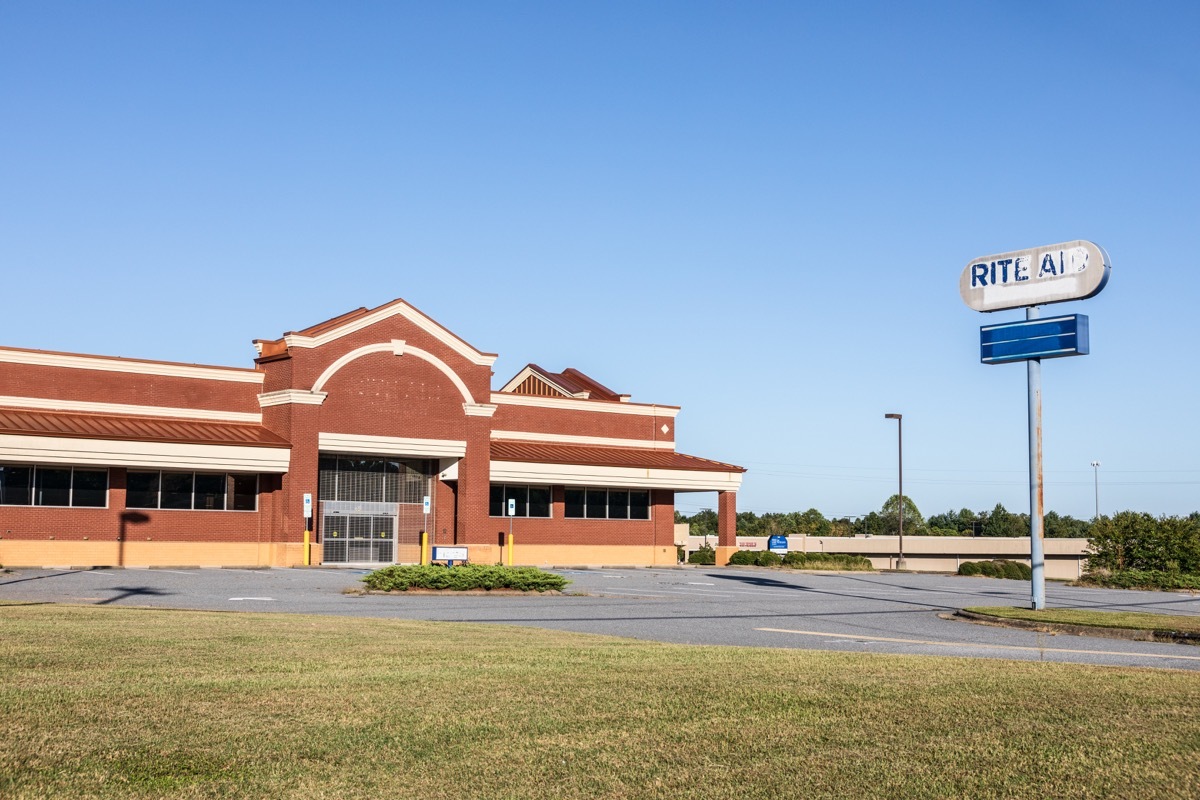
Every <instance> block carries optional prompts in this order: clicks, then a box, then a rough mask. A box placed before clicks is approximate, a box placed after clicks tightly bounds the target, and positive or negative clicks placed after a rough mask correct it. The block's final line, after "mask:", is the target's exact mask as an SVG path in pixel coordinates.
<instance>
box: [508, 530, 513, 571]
mask: <svg viewBox="0 0 1200 800" xmlns="http://www.w3.org/2000/svg"><path fill="white" fill-rule="evenodd" d="M512 551H513V535H512V531H509V532H508V565H509V566H510V567H511V566H512V556H513V553H512Z"/></svg>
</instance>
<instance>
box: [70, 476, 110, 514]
mask: <svg viewBox="0 0 1200 800" xmlns="http://www.w3.org/2000/svg"><path fill="white" fill-rule="evenodd" d="M107 501H108V470H95V469H77V470H75V473H74V475H72V476H71V505H73V506H87V507H91V508H103V507H104V506H105V505H107V504H108V503H107Z"/></svg>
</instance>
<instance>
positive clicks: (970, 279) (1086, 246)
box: [958, 239, 1112, 311]
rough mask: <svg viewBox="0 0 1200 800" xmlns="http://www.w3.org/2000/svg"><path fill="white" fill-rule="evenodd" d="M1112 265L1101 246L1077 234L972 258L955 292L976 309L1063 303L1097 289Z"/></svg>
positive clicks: (1086, 295)
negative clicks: (1060, 240)
mask: <svg viewBox="0 0 1200 800" xmlns="http://www.w3.org/2000/svg"><path fill="white" fill-rule="evenodd" d="M1111 270H1112V263H1111V262H1110V261H1109V258H1108V253H1106V252H1104V248H1103V247H1100V246H1099V245H1097V244H1094V243H1092V242H1089V241H1085V240H1083V239H1076V240H1075V241H1073V242H1063V243H1062V244H1048V245H1046V246H1044V247H1032V248H1030V249H1028V250H1016V251H1014V252H1012V253H999V254H997V255H994V256H983V257H982V258H975V259H972V260H971V261H970V262H968V263H967V268H966V269H964V270H963V273H962V276H961V277H960V278H959V279H958V291H959V294H961V295H962V299H963V302H965V303H966V304H967V305H968V306H970V307H971V308H973V309H975V310H976V311H1002V310H1004V309H1006V308H1023V307H1025V306H1040V305H1043V304H1045V303H1062V302H1065V301H1067V300H1083V299H1084V298H1087V297H1091V296H1093V295H1095V294H1098V293H1099V292H1100V290H1101V289H1103V288H1104V284H1106V283H1108V273H1109V272H1110V271H1111Z"/></svg>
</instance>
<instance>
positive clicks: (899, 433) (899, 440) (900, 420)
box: [883, 414, 908, 569]
mask: <svg viewBox="0 0 1200 800" xmlns="http://www.w3.org/2000/svg"><path fill="white" fill-rule="evenodd" d="M883 416H884V417H885V418H886V419H894V420H896V458H897V466H898V469H899V483H900V487H899V488H900V493H899V501H900V502H899V523H900V539H899V542H898V545H897V554H898V557H897V558H896V569H904V568H905V567H906V566H908V565H907V564H905V562H904V415H903V414H884V415H883Z"/></svg>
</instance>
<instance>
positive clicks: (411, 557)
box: [318, 454, 437, 564]
mask: <svg viewBox="0 0 1200 800" xmlns="http://www.w3.org/2000/svg"><path fill="white" fill-rule="evenodd" d="M436 467H437V462H436V461H429V460H425V459H419V460H418V459H412V460H406V459H397V458H378V457H363V456H348V455H330V454H322V455H321V458H320V467H319V470H320V482H319V484H318V497H319V498H320V504H321V528H320V534H321V542H322V561H323V562H324V563H329V564H347V563H350V564H370V563H374V564H396V563H416V562H417V561H419V560H420V558H421V531H423V530H425V524H426V519H425V513H424V511H425V509H424V501H425V497H426V496H432V495H433V476H434V473H435V470H436ZM432 510H433V509H432V508H431V509H430V511H431V512H432Z"/></svg>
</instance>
